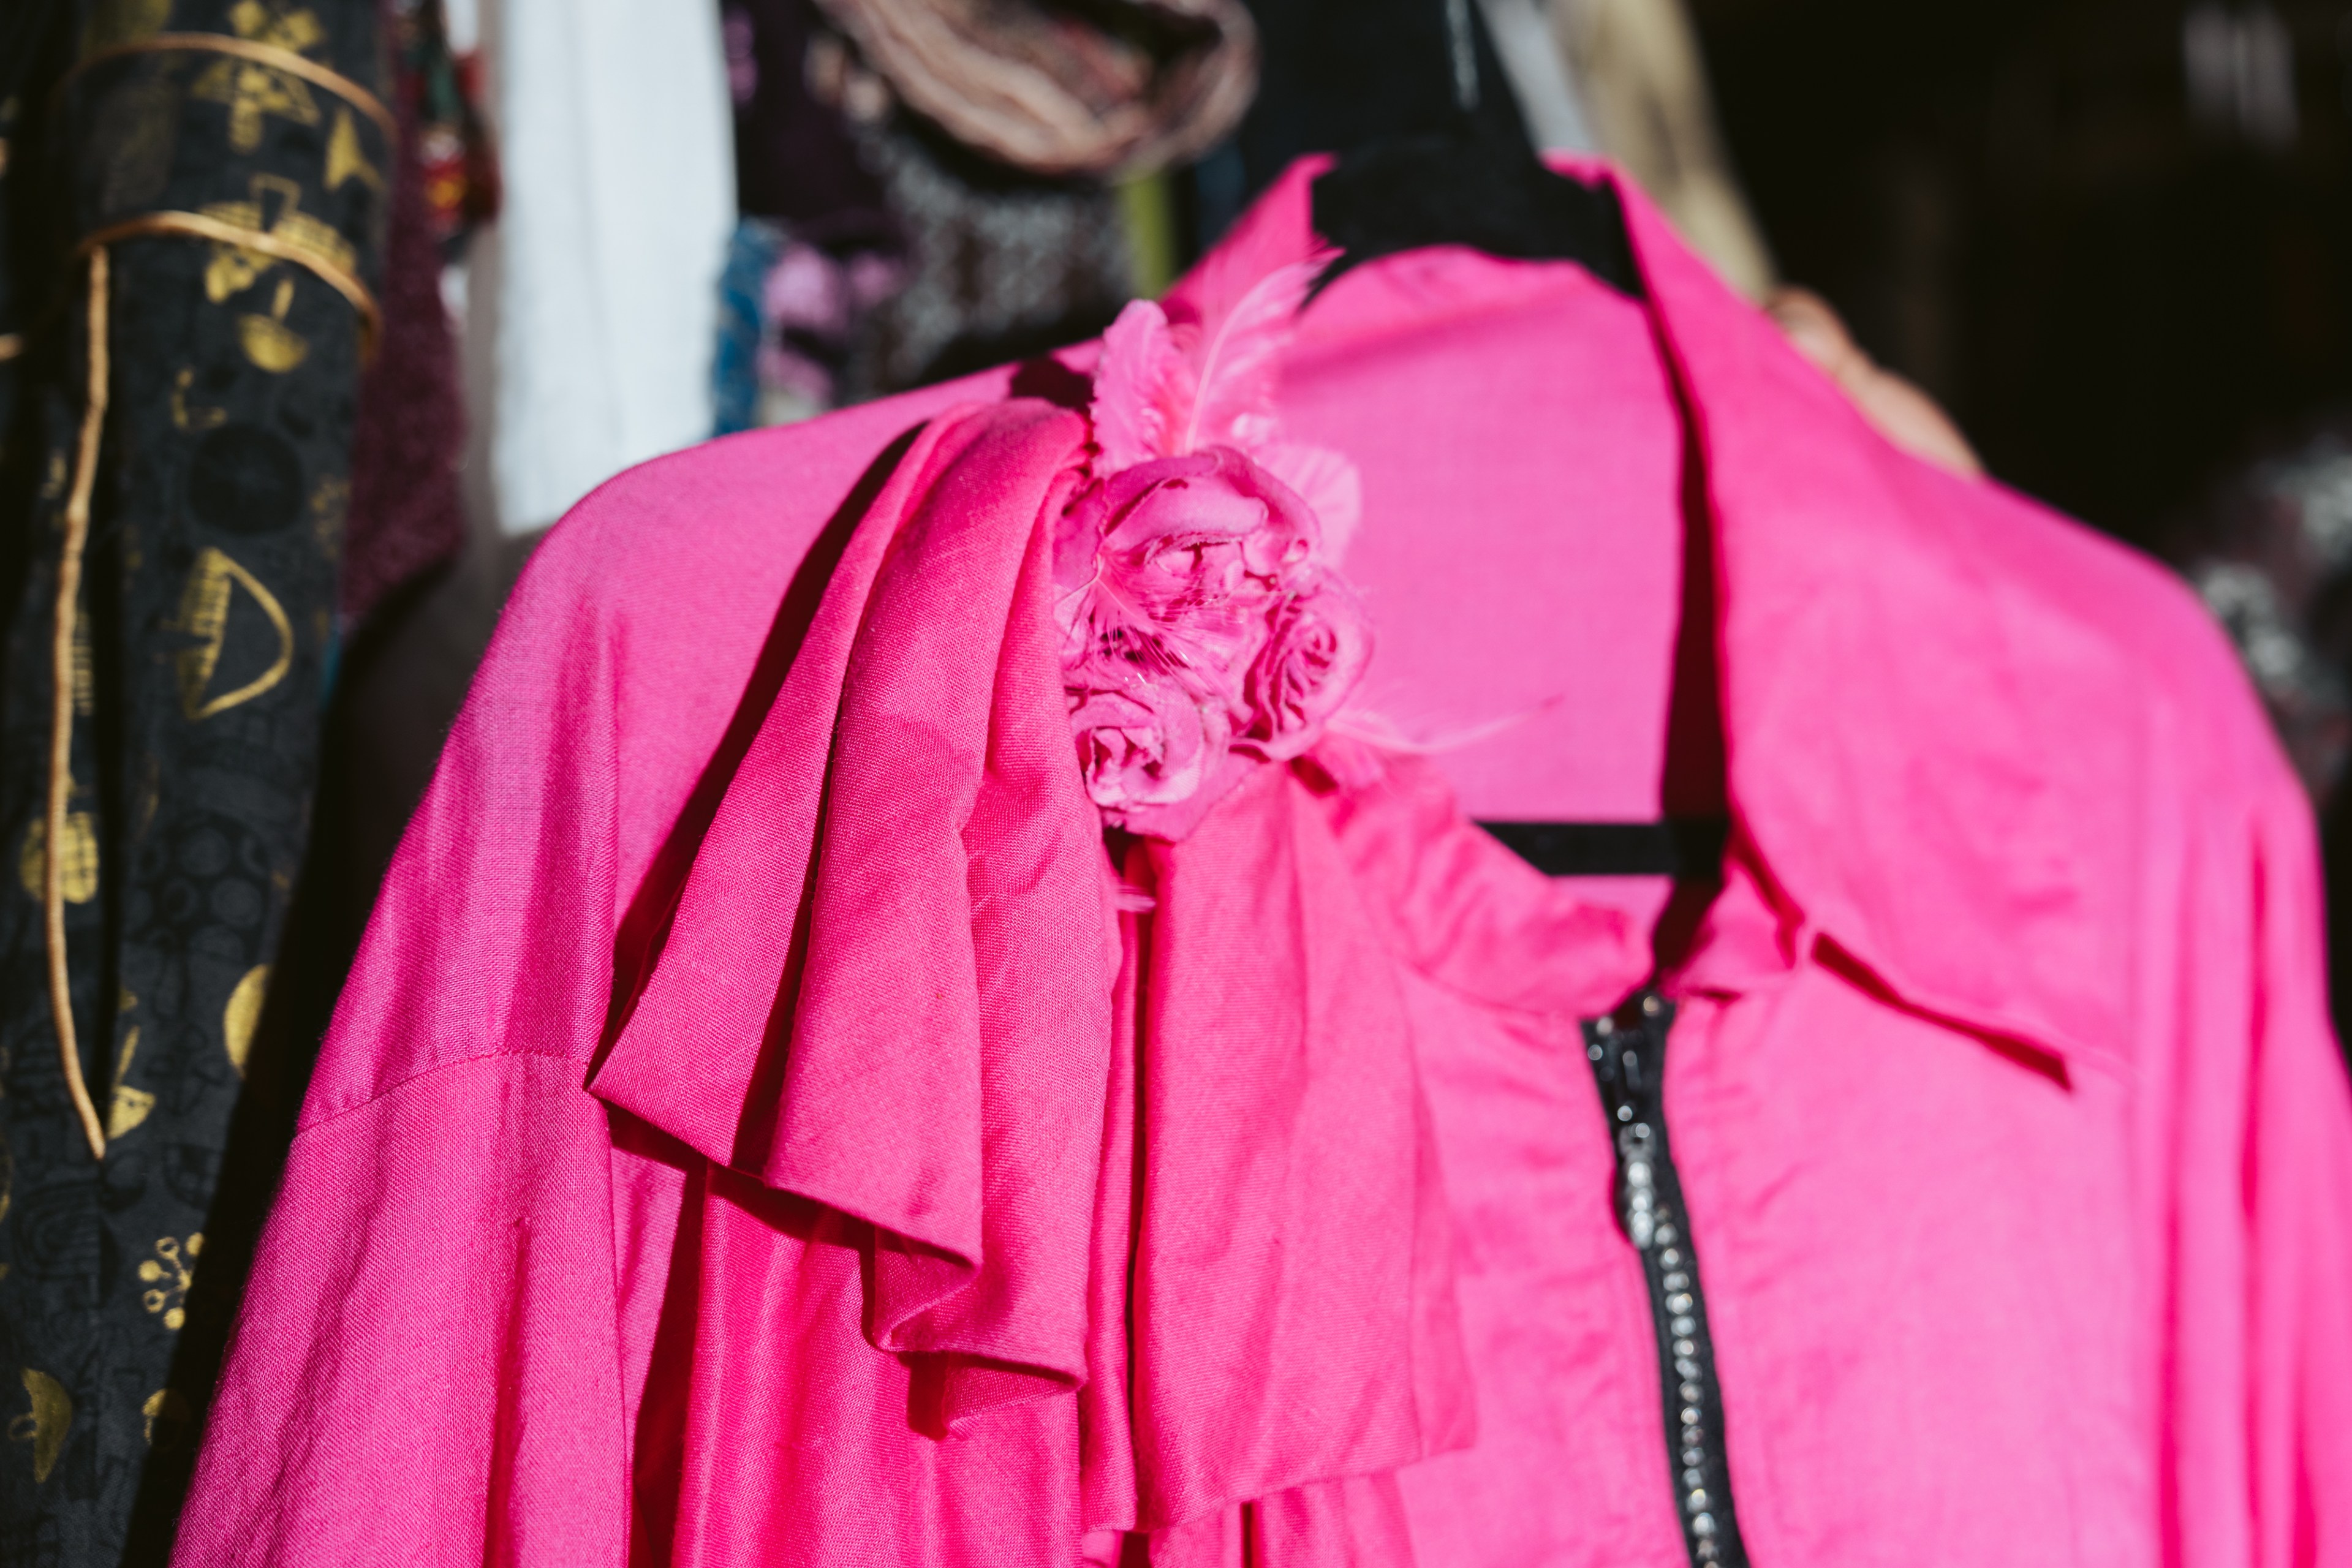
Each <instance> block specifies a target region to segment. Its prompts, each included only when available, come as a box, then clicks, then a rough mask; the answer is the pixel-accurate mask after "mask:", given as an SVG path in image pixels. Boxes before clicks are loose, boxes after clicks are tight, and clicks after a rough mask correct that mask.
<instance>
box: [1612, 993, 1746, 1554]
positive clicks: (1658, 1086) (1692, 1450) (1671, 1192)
mask: <svg viewBox="0 0 2352 1568" xmlns="http://www.w3.org/2000/svg"><path fill="white" fill-rule="evenodd" d="M1674 1016H1675V1009H1674V1004H1672V1003H1671V1002H1668V1001H1667V1000H1666V999H1665V998H1664V997H1661V996H1659V995H1658V994H1657V993H1656V992H1655V991H1643V993H1641V994H1640V995H1639V996H1637V997H1635V998H1633V1000H1631V1001H1629V1002H1627V1003H1626V1004H1625V1005H1624V1006H1623V1007H1622V1008H1620V1009H1618V1010H1617V1012H1616V1013H1615V1014H1614V1015H1613V1016H1612V1017H1609V1018H1603V1019H1587V1020H1586V1022H1585V1025H1584V1054H1585V1057H1586V1060H1588V1061H1591V1064H1592V1076H1593V1081H1594V1082H1596V1083H1597V1084H1599V1086H1600V1089H1601V1112H1602V1113H1603V1114H1605V1115H1606V1116H1607V1117H1608V1118H1609V1130H1610V1143H1611V1145H1612V1146H1613V1147H1614V1148H1615V1149H1616V1151H1617V1192H1616V1201H1617V1223H1618V1226H1619V1228H1622V1230H1623V1231H1624V1233H1625V1239H1626V1240H1627V1241H1629V1242H1631V1243H1632V1244H1633V1250H1634V1251H1636V1252H1638V1253H1639V1254H1641V1258H1642V1273H1643V1277H1644V1278H1645V1279H1646V1280H1647V1281H1649V1286H1650V1318H1651V1322H1652V1324H1653V1326H1654V1330H1655V1332H1656V1334H1657V1344H1658V1381H1659V1385H1660V1388H1661V1391H1662V1393H1663V1394H1664V1407H1665V1412H1666V1419H1665V1442H1666V1468H1667V1474H1668V1476H1669V1477H1670V1478H1671V1479H1672V1480H1673V1483H1674V1492H1675V1515H1676V1517H1677V1518H1679V1519H1680V1520H1681V1521H1682V1529H1683V1543H1684V1545H1685V1547H1686V1548H1688V1550H1689V1552H1690V1560H1691V1563H1692V1568H1748V1548H1747V1547H1746V1545H1745V1544H1743V1543H1742V1542H1741V1541H1740V1538H1739V1521H1738V1515H1737V1514H1736V1513H1735V1512H1734V1511H1733V1510H1732V1505H1731V1475H1730V1469H1729V1467H1728V1466H1727V1463H1726V1461H1725V1458H1724V1451H1723V1392H1722V1389H1721V1388H1720V1386H1719V1385H1717V1382H1716V1375H1715V1343H1714V1341H1713V1340H1712V1339H1710V1338H1709V1337H1708V1334H1707V1328H1706V1294H1705V1292H1703V1291H1701V1290H1700V1288H1699V1278H1698V1258H1697V1255H1696V1253H1695V1252H1694V1251H1693V1249H1692V1247H1691V1239H1690V1235H1689V1225H1688V1219H1687V1217H1686V1216H1685V1212H1684V1209H1683V1191H1682V1181H1681V1178H1680V1177H1679V1176H1676V1175H1675V1162H1674V1155H1673V1151H1672V1150H1671V1148H1670V1147H1669V1146H1668V1145H1667V1142H1666V1121H1665V1103H1664V1096H1663V1093H1662V1090H1663V1087H1664V1068H1665V1060H1666V1031H1667V1030H1668V1029H1669V1028H1670V1027H1672V1025H1673V1023H1674Z"/></svg>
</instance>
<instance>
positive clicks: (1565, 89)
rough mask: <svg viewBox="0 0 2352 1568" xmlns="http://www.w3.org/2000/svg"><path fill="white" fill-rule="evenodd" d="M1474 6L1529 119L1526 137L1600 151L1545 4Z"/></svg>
mask: <svg viewBox="0 0 2352 1568" xmlns="http://www.w3.org/2000/svg"><path fill="white" fill-rule="evenodd" d="M1478 10H1479V13H1480V15H1481V16H1484V17H1485V18H1486V35H1487V37H1490V38H1492V39H1493V40H1494V41H1495V54H1496V57H1498V58H1499V59H1500V60H1501V61H1502V62H1503V74H1504V75H1505V76H1506V77H1508V78H1510V82H1511V96H1512V97H1514V98H1516V99H1518V102H1519V117H1520V118H1521V119H1523V120H1526V121H1527V122H1528V140H1529V141H1533V142H1534V143H1535V144H1536V147H1537V148H1538V151H1541V152H1599V151H1600V150H1601V143H1600V142H1599V141H1596V140H1595V139H1594V137H1593V134H1592V131H1591V127H1590V126H1588V125H1587V124H1586V123H1585V120H1584V106H1583V105H1582V104H1581V103H1580V102H1578V100H1577V96H1576V84H1575V83H1573V82H1571V81H1570V80H1569V77H1568V62H1567V61H1566V60H1565V59H1563V58H1562V57H1561V55H1560V49H1559V42H1558V41H1557V40H1556V39H1555V38H1554V37H1552V25H1551V17H1550V16H1549V14H1548V12H1547V11H1546V9H1545V7H1544V6H1543V5H1539V4H1538V0H1478Z"/></svg>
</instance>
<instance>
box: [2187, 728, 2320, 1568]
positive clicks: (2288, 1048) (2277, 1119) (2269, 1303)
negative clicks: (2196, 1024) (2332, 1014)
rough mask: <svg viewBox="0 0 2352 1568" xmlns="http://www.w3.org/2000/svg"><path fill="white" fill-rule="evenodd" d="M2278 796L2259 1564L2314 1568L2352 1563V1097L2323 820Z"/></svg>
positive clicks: (2257, 1292) (2268, 1025)
mask: <svg viewBox="0 0 2352 1568" xmlns="http://www.w3.org/2000/svg"><path fill="white" fill-rule="evenodd" d="M2278 771H2279V772H2280V773H2281V774H2284V768H2281V769H2279V770H2278ZM2272 797H2273V799H2272V803H2271V809H2270V810H2267V811H2266V812H2265V813H2264V815H2263V821H2262V823H2261V826H2260V828H2259V829H2258V832H2259V834H2260V837H2259V839H2258V841H2257V853H2258V855H2259V857H2260V878H2259V882H2258V891H2257V894H2256V896H2257V898H2258V899H2259V900H2260V905H2259V907H2258V909H2257V910H2256V916H2257V920H2258V925H2257V926H2256V929H2257V931H2258V932H2259V933H2260V941H2261V947H2260V953H2259V964H2260V969H2259V972H2258V973H2257V975H2256V977H2255V983H2256V988H2257V990H2256V997H2255V1009H2254V1040H2253V1060H2252V1084H2251V1095H2250V1097H2251V1104H2250V1106H2249V1111H2250V1116H2249V1119H2248V1123H2247V1126H2246V1131H2245V1133H2244V1134H2243V1136H2244V1145H2243V1147H2244V1158H2243V1162H2242V1169H2243V1170H2244V1172H2245V1179H2246V1186H2245V1189H2244V1191H2243V1192H2242V1193H2241V1194H2239V1195H2236V1196H2237V1197H2238V1198H2239V1201H2240V1202H2241V1203H2242V1205H2243V1211H2244V1214H2245V1219H2246V1223H2247V1224H2248V1225H2249V1226H2250V1227H2251V1228H2252V1251H2253V1256H2252V1266H2251V1267H2250V1269H2249V1270H2248V1272H2247V1286H2248V1292H2249V1297H2250V1300H2249V1304H2248V1316H2249V1320H2250V1321H2249V1331H2250V1333H2249V1338H2250V1343H2249V1347H2248V1354H2249V1360H2250V1363H2251V1366H2250V1371H2251V1374H2252V1378H2253V1384H2254V1386H2253V1397H2252V1400H2251V1401H2250V1403H2249V1406H2248V1408H2247V1411H2246V1417H2247V1419H2248V1421H2249V1423H2250V1425H2251V1428H2252V1430H2251V1433H2250V1436H2251V1437H2252V1445H2251V1447H2252V1464H2253V1478H2252V1479H2253V1489H2252V1490H2253V1501H2254V1519H2255V1530H2256V1531H2257V1540H2256V1541H2255V1542H2254V1552H2253V1555H2252V1560H2253V1561H2254V1562H2255V1563H2259V1564H2261V1565H2262V1568H2315V1565H2316V1564H2320V1563H2352V1249H2347V1247H2346V1245H2345V1239H2346V1238H2347V1237H2352V1091H2347V1082H2346V1079H2345V1071H2344V1061H2343V1057H2342V1055H2341V1054H2340V1052H2339V1051H2338V1048H2337V1045H2336V1039H2335V1036H2334V1033H2333V1031H2332V1030H2331V1029H2330V1026H2329V1023H2328V1019H2327V1013H2326V999H2327V998H2326V978H2325V977H2326V967H2327V966H2326V943H2325V941H2324V938H2323V930H2324V921H2323V918H2322V915H2321V900H2320V891H2319V885H2318V874H2317V873H2318V867H2319V856H2318V852H2317V846H2316V844H2315V842H2314V841H2313V838H2314V835H2313V832H2312V824H2311V818H2310V813H2309V811H2308V810H2307V809H2306V808H2305V803H2304V797H2303V793H2302V791H2301V790H2300V789H2296V788H2294V787H2293V785H2292V784H2291V783H2289V782H2288V781H2286V780H2285V779H2284V778H2282V779H2280V780H2279V782H2278V785H2277V787H2276V788H2274V789H2273V791H2272ZM2217 1414H2218V1412H2217Z"/></svg>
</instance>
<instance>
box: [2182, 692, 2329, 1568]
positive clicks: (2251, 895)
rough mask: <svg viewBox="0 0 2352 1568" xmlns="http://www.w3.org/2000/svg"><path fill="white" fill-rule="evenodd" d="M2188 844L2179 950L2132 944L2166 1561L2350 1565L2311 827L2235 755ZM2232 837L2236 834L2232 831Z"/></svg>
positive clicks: (2285, 778)
mask: <svg viewBox="0 0 2352 1568" xmlns="http://www.w3.org/2000/svg"><path fill="white" fill-rule="evenodd" d="M2255 744H2256V745H2258V746H2259V747H2262V748H2263V755H2261V756H2259V757H2258V758H2255V766H2254V768H2253V769H2252V771H2253V773H2254V775H2255V777H2254V779H2253V780H2252V788H2251V789H2249V788H2247V786H2246V782H2245V781H2244V779H2243V778H2242V777H2241V778H2240V779H2235V780H2231V779H2221V780H2218V781H2208V782H2206V783H2205V784H2204V788H2205V789H2208V790H2212V791H2220V792H2226V793H2227V794H2229V795H2235V796H2237V797H2238V798H2239V799H2240V800H2246V801H2247V802H2248V805H2247V807H2246V808H2244V809H2242V810H2239V811H2237V812H2231V811H2230V810H2226V809H2224V808H2222V807H2220V806H2218V805H2217V806H2215V807H2213V808H2211V809H2210V810H2205V811H2204V812H2203V816H2204V819H2205V821H2204V824H2203V825H2201V826H2200V827H2199V828H2198V829H2196V830H2194V831H2192V834H2191V837H2190V841H2191V842H2192V844H2194V845H2195V848H2194V850H2193V851H2192V853H2191V856H2190V859H2189V875H2188V877H2187V880H2186V883H2185V885H2184V886H2183V888H2182V890H2181V894H2180V897H2179V903H2178V904H2177V905H2176V907H2178V908H2179V909H2180V910H2181V911H2182V914H2183V920H2182V925H2181V926H2180V928H2179V933H2178V935H2177V936H2171V937H2169V938H2151V939H2149V940H2147V941H2144V942H2143V943H2142V944H2141V960H2142V962H2141V966H2140V967H2141V968H2142V969H2143V971H2144V972H2143V974H2142V977H2141V980H2140V984H2141V985H2142V987H2143V988H2145V993H2146V994H2147V997H2148V998H2149V1002H2150V1004H2151V1010H2152V1011H2160V1013H2161V1015H2162V1016H2165V1017H2166V1018H2167V1019H2168V1028H2167V1030H2165V1033H2166V1034H2167V1035H2168V1038H2169V1043H2168V1049H2167V1050H2165V1051H2149V1052H2147V1054H2145V1055H2144V1056H2143V1057H2142V1059H2141V1060H2140V1061H2138V1062H2137V1075H2138V1082H2137V1086H2136V1089H2137V1092H2136V1095H2135V1098H2136V1099H2137V1102H2138V1103H2139V1104H2140V1106H2141V1107H2142V1112H2141V1115H2142V1128H2141V1136H2142V1139H2143V1143H2142V1147H2143V1150H2144V1151H2145V1153H2144V1160H2145V1162H2146V1163H2144V1164H2143V1166H2142V1172H2143V1178H2142V1179H2143V1181H2144V1183H2145V1187H2144V1190H2146V1191H2147V1193H2148V1195H2149V1202H2148V1204H2147V1207H2145V1208H2144V1210H2143V1214H2144V1222H2145V1224H2146V1226H2147V1229H2146V1230H2145V1231H2144V1233H2143V1238H2142V1246H2143V1248H2144V1249H2146V1253H2145V1255H2146V1256H2147V1257H2149V1258H2150V1259H2151V1260H2152V1263H2153V1267H2154V1269H2155V1270H2156V1272H2157V1274H2158V1276H2159V1277H2160V1278H2161V1279H2162V1280H2163V1281H2165V1283H2164V1285H2163V1287H2162V1289H2161V1290H2160V1291H2159V1292H2158V1296H2157V1298H2156V1299H2157V1301H2158V1304H2159V1312H2160V1319H2159V1323H2158V1331H2157V1333H2156V1335H2155V1339H2154V1342H2153V1344H2152V1346H2151V1349H2152V1352H2153V1354H2152V1358H2151V1363H2150V1367H2149V1380H2150V1385H2151V1388H2152V1389H2153V1390H2154V1395H2153V1398H2152V1401H2151V1404H2152V1406H2153V1409H2154V1413H2155V1417H2156V1419H2155V1427H2154V1430H2155V1433H2156V1437H2157V1441H2158V1448H2159V1455H2160V1458H2159V1463H2158V1470H2157V1475H2158V1486H2159V1489H2160V1490H2159V1495H2158V1497H2157V1498H2155V1499H2153V1500H2151V1501H2152V1502H2153V1503H2154V1505H2155V1507H2156V1508H2157V1510H2158V1514H2159V1517H2160V1518H2161V1519H2162V1521H2163V1522H2164V1533H2165V1537H2166V1546H2167V1552H2166V1561H2168V1562H2174V1563H2232V1564H2242V1565H2244V1568H2315V1565H2316V1564H2319V1563H2344V1562H2352V1486H2347V1482H2352V1270H2347V1252H2346V1249H2345V1246H2344V1238H2345V1237H2346V1236H2347V1235H2352V1093H2347V1085H2346V1080H2345V1073H2344V1065H2343V1060H2342V1058H2341V1056H2340V1055H2339V1053H2338V1051H2337V1048H2336V1040H2335V1038H2334V1035H2333V1033H2332V1030H2331V1029H2330V1026H2329V1023H2328V1018H2327V1007H2326V948H2325V944H2324V941H2323V938H2322V920H2321V912H2320V898H2319V888H2318V855H2317V852H2316V846H2315V843H2314V841H2313V832H2312V824H2311V818H2310V810H2309V808H2308V806H2307V805H2306V804H2305V800H2304V797H2303V793H2302V790H2301V789H2299V788H2298V787H2297V786H2296V785H2295V783H2294V780H2293V779H2292V778H2291V777H2290V776H2289V775H2288V774H2287V773H2286V770H2285V768H2284V764H2283V763H2281V762H2278V761H2277V760H2276V759H2275V758H2273V757H2272V756H2270V755H2268V750H2269V741H2268V737H2267V736H2263V737H2259V738H2258V740H2257V741H2256V742H2255ZM2233 817H2234V819H2235V821H2234V824H2233V823H2232V821H2231V819H2232V818H2233Z"/></svg>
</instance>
